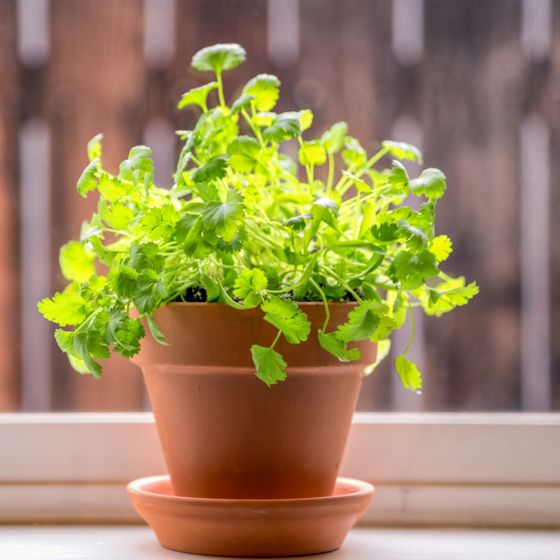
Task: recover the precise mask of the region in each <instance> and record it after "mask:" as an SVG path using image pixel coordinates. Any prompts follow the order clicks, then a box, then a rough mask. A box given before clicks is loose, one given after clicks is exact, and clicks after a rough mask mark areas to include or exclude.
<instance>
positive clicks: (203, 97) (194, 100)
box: [177, 82, 218, 111]
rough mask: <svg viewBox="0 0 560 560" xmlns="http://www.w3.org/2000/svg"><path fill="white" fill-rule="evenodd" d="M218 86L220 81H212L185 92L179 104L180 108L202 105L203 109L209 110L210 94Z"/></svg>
mask: <svg viewBox="0 0 560 560" xmlns="http://www.w3.org/2000/svg"><path fill="white" fill-rule="evenodd" d="M217 87H218V82H210V83H208V84H205V85H203V86H199V87H195V88H192V89H190V90H189V91H187V92H186V93H183V96H182V97H181V100H180V101H179V103H178V104H177V107H178V108H179V109H184V108H185V107H189V106H192V105H194V106H197V107H200V108H201V109H202V110H203V111H207V110H208V104H207V103H208V95H209V94H210V92H211V91H213V90H215V89H216V88H217Z"/></svg>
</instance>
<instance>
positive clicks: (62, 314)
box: [37, 290, 86, 327]
mask: <svg viewBox="0 0 560 560" xmlns="http://www.w3.org/2000/svg"><path fill="white" fill-rule="evenodd" d="M37 309H38V310H39V313H41V315H43V317H45V319H48V320H49V321H52V322H53V323H57V324H58V325H60V326H61V327H66V326H68V325H79V324H80V323H82V322H83V321H84V320H85V318H86V309H85V301H84V300H83V298H82V297H81V296H80V295H79V294H78V293H75V292H72V291H68V290H65V291H64V292H57V293H56V294H54V296H53V297H52V298H45V299H43V300H42V301H40V302H39V303H38V304H37Z"/></svg>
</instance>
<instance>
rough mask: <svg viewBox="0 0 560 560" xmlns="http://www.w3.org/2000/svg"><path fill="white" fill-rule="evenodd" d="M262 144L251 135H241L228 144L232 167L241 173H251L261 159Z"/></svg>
mask: <svg viewBox="0 0 560 560" xmlns="http://www.w3.org/2000/svg"><path fill="white" fill-rule="evenodd" d="M259 152H260V144H259V143H258V141H257V140H255V139H254V138H252V137H251V136H239V137H238V138H236V139H235V140H234V141H233V142H232V143H231V144H230V145H229V146H228V154H229V155H230V159H229V164H230V166H231V168H232V169H233V170H235V171H237V172H239V173H251V172H252V171H253V170H254V169H255V167H256V165H257V163H258V161H259Z"/></svg>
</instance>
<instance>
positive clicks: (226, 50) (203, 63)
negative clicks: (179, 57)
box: [192, 43, 245, 74]
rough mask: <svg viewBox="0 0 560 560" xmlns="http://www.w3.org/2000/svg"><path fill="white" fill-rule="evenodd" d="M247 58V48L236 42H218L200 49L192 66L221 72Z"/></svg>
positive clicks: (203, 70) (216, 72) (217, 72)
mask: <svg viewBox="0 0 560 560" xmlns="http://www.w3.org/2000/svg"><path fill="white" fill-rule="evenodd" d="M244 60H245V49H244V48H243V47H242V46H241V45H238V44H236V43H227V44H217V45H212V46H210V47H205V48H203V49H201V50H199V51H198V52H197V53H195V55H194V56H193V58H192V66H193V68H196V70H199V71H200V72H214V73H215V74H221V73H222V71H223V70H231V69H233V68H235V67H236V66H239V65H240V64H241V63H242V62H243V61H244Z"/></svg>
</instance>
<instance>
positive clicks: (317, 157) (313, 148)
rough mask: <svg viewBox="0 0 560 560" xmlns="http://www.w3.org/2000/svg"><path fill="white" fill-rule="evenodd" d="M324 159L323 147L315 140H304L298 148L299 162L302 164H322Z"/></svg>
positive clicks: (325, 155)
mask: <svg viewBox="0 0 560 560" xmlns="http://www.w3.org/2000/svg"><path fill="white" fill-rule="evenodd" d="M326 161H327V153H326V152H325V148H323V146H322V145H321V144H320V143H319V142H318V141H317V140H314V141H312V142H304V143H303V144H302V146H301V147H300V149H299V162H300V163H301V164H302V165H323V164H324V163H325V162H326Z"/></svg>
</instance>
